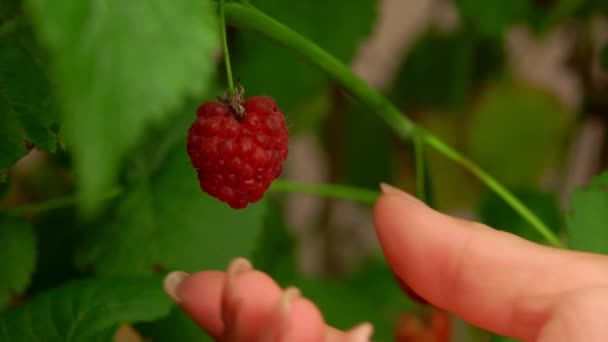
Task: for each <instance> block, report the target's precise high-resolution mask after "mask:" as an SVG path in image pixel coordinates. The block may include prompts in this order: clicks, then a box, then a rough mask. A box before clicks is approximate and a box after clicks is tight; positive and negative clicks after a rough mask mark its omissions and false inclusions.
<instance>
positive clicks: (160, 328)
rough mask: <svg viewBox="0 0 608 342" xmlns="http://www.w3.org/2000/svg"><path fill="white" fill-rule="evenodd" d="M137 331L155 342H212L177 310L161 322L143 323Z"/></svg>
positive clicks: (189, 319)
mask: <svg viewBox="0 0 608 342" xmlns="http://www.w3.org/2000/svg"><path fill="white" fill-rule="evenodd" d="M136 329H137V331H139V333H140V334H141V335H142V336H143V337H144V338H147V339H148V340H150V341H154V342H211V341H213V339H212V338H211V337H209V336H208V335H207V334H206V333H205V332H203V331H202V330H201V328H200V327H199V326H198V325H196V323H194V321H193V320H192V318H190V316H188V315H186V313H185V312H184V311H183V310H181V309H179V308H176V309H174V310H173V311H172V312H171V315H169V316H168V317H166V318H163V319H161V320H159V321H155V322H150V323H142V324H138V325H137V326H136Z"/></svg>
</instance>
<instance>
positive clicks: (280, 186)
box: [270, 179, 380, 205]
mask: <svg viewBox="0 0 608 342" xmlns="http://www.w3.org/2000/svg"><path fill="white" fill-rule="evenodd" d="M270 191H274V192H295V193H305V194H312V195H317V196H323V197H330V198H335V199H344V200H350V201H354V202H359V203H362V204H369V205H372V204H374V203H375V202H376V199H377V198H378V196H379V195H380V193H379V192H378V191H371V190H365V189H360V188H354V187H350V186H343V185H335V184H305V183H296V182H291V181H287V180H282V179H277V180H275V181H274V182H273V183H272V185H271V186H270Z"/></svg>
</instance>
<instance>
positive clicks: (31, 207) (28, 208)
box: [3, 179, 380, 216]
mask: <svg viewBox="0 0 608 342" xmlns="http://www.w3.org/2000/svg"><path fill="white" fill-rule="evenodd" d="M270 191H274V192H297V193H306V194H312V195H318V196H324V197H330V198H335V199H344V200H350V201H354V202H359V203H363V204H369V205H371V204H374V202H375V201H376V199H377V198H378V196H379V195H380V193H379V192H377V191H370V190H365V189H359V188H354V187H349V186H342V185H333V184H308V183H297V182H292V181H287V180H282V179H277V180H275V181H274V182H273V184H272V186H271V187H270ZM122 193H123V189H121V188H115V189H112V190H110V191H108V192H107V193H105V194H104V195H103V196H102V199H103V200H110V199H113V198H115V197H117V196H119V195H121V194H122ZM78 201H79V197H78V194H75V193H74V194H69V195H66V196H62V197H56V198H51V199H49V200H48V201H44V202H40V203H33V204H28V205H24V206H21V207H16V208H8V209H4V210H3V211H4V213H6V214H8V215H14V216H21V215H25V214H39V213H43V212H46V211H50V210H55V209H61V208H67V207H71V206H74V205H76V204H77V203H78Z"/></svg>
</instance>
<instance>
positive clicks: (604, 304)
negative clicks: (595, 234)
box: [165, 186, 608, 342]
mask: <svg viewBox="0 0 608 342" xmlns="http://www.w3.org/2000/svg"><path fill="white" fill-rule="evenodd" d="M383 193H384V194H383V195H382V196H381V197H380V198H379V199H378V201H377V203H376V205H375V207H374V223H375V227H376V233H377V235H378V238H379V240H380V243H381V246H382V249H383V251H384V255H385V256H386V259H387V261H388V263H389V264H390V265H391V267H392V268H393V270H394V272H395V274H397V276H398V277H399V278H400V279H402V280H403V281H404V282H405V283H407V284H408V286H410V287H411V288H412V289H413V290H414V291H415V292H417V293H418V294H419V295H420V296H422V297H423V298H425V299H426V300H427V301H429V302H430V303H432V304H433V305H435V306H437V307H439V308H442V309H445V310H447V311H449V312H452V313H454V314H455V315H457V316H458V317H460V318H462V319H464V320H466V321H468V322H470V323H472V324H474V325H477V326H479V327H481V328H484V329H487V330H490V331H493V332H495V333H498V334H500V335H505V336H510V337H514V338H517V339H520V340H522V341H524V342H528V341H530V342H532V341H538V342H574V341H576V342H578V341H585V342H594V341H607V340H608V324H606V317H608V256H604V255H596V254H590V253H581V252H574V251H567V250H559V249H555V248H550V247H545V246H541V245H537V244H534V243H532V242H529V241H526V240H524V239H521V238H519V237H517V236H514V235H512V234H509V233H505V232H501V231H497V230H494V229H490V228H489V227H487V226H484V225H482V224H479V223H475V222H471V221H466V220H461V219H457V218H453V217H450V216H447V215H444V214H441V213H439V212H436V211H434V210H432V209H430V208H429V207H427V206H426V205H424V204H423V203H422V202H420V201H418V200H417V199H416V198H414V197H412V196H410V195H408V194H406V193H404V192H401V191H399V190H397V189H395V188H392V187H389V186H383ZM165 290H166V291H167V292H168V293H169V295H170V296H171V297H172V298H173V299H175V300H176V301H177V302H178V303H179V305H180V306H181V307H182V309H183V310H185V312H186V313H188V314H189V315H190V316H191V317H192V319H193V320H194V321H195V322H196V323H197V324H198V325H199V326H200V327H201V328H202V329H203V330H205V331H206V332H207V333H208V334H210V335H211V336H212V337H214V338H215V339H216V340H218V341H336V342H338V341H368V340H369V339H370V336H371V334H372V327H371V325H369V324H368V323H363V324H361V325H359V326H357V327H355V328H353V329H352V330H350V331H347V332H342V331H339V330H337V329H334V328H332V327H330V326H327V325H326V324H325V322H324V320H323V316H322V314H321V312H320V311H319V310H318V308H317V307H316V306H315V305H314V303H312V302H311V301H309V300H307V299H305V298H304V297H302V296H301V295H300V293H299V292H298V291H297V289H295V288H289V289H286V290H282V289H281V288H280V287H279V286H278V285H277V284H276V283H275V282H274V281H273V280H272V279H271V278H270V277H269V276H268V275H266V274H264V273H262V272H260V271H256V270H254V269H253V268H252V266H251V264H250V263H249V262H248V261H246V260H244V259H236V260H235V261H233V262H232V263H231V264H230V266H229V268H228V271H227V272H218V271H203V272H198V273H196V274H193V275H187V274H185V273H183V272H174V273H171V274H169V275H168V276H167V278H166V279H165Z"/></svg>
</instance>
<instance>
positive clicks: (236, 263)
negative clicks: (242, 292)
mask: <svg viewBox="0 0 608 342" xmlns="http://www.w3.org/2000/svg"><path fill="white" fill-rule="evenodd" d="M252 269H253V266H252V265H251V262H249V260H247V259H245V258H236V259H234V260H232V262H230V264H229V265H228V270H227V272H226V273H227V274H228V287H229V290H230V291H232V293H233V294H234V293H235V291H236V277H237V276H238V275H241V274H243V273H246V272H249V271H251V270H252Z"/></svg>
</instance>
